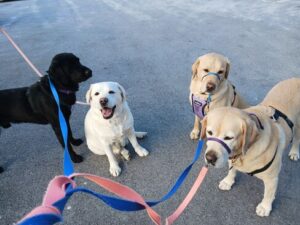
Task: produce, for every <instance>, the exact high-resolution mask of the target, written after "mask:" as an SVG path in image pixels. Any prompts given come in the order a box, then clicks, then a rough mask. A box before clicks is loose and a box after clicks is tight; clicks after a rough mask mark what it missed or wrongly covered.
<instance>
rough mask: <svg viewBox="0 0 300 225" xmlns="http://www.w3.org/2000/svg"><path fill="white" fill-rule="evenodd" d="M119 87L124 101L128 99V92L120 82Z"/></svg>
mask: <svg viewBox="0 0 300 225" xmlns="http://www.w3.org/2000/svg"><path fill="white" fill-rule="evenodd" d="M118 88H119V90H120V93H121V97H122V101H124V100H126V92H125V89H124V88H123V87H122V86H121V85H120V84H118Z"/></svg>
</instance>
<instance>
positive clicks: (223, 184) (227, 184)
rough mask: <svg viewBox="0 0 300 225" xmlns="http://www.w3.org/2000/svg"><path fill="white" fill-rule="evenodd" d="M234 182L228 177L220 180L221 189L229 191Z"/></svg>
mask: <svg viewBox="0 0 300 225" xmlns="http://www.w3.org/2000/svg"><path fill="white" fill-rule="evenodd" d="M233 183H234V182H229V181H228V180H227V179H226V178H224V179H223V180H221V181H220V183H219V189H220V190H222V191H229V190H230V189H231V187H232V185H233Z"/></svg>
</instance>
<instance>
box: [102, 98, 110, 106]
mask: <svg viewBox="0 0 300 225" xmlns="http://www.w3.org/2000/svg"><path fill="white" fill-rule="evenodd" d="M107 103H108V98H100V104H101V105H102V106H106V104H107Z"/></svg>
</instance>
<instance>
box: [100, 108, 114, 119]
mask: <svg viewBox="0 0 300 225" xmlns="http://www.w3.org/2000/svg"><path fill="white" fill-rule="evenodd" d="M111 114H112V109H110V108H104V109H102V115H103V116H104V117H108V116H110V115H111Z"/></svg>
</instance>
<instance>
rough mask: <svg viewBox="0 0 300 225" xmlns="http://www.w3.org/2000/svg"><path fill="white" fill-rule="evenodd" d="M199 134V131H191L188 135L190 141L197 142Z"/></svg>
mask: <svg viewBox="0 0 300 225" xmlns="http://www.w3.org/2000/svg"><path fill="white" fill-rule="evenodd" d="M199 134H200V131H199V130H195V129H194V130H192V132H191V133H190V138H191V139H192V140H198V139H199Z"/></svg>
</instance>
